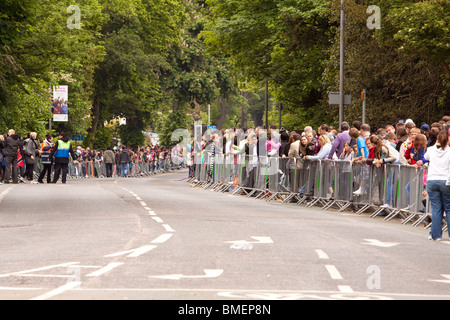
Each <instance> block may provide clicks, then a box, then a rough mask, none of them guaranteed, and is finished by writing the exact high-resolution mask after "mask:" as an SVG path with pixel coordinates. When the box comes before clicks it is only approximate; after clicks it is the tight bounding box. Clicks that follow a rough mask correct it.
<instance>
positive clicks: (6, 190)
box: [0, 187, 12, 202]
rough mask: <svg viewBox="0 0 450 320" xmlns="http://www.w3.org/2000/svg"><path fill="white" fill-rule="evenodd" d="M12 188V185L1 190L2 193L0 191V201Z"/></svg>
mask: <svg viewBox="0 0 450 320" xmlns="http://www.w3.org/2000/svg"><path fill="white" fill-rule="evenodd" d="M11 189H12V187H9V188H8V189H5V190H3V192H2V193H0V202H2V200H3V198H4V197H5V196H6V195H7V194H8V192H9V191H10V190H11Z"/></svg>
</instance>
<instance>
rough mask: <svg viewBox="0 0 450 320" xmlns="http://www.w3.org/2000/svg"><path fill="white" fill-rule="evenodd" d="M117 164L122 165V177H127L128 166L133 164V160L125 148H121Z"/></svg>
mask: <svg viewBox="0 0 450 320" xmlns="http://www.w3.org/2000/svg"><path fill="white" fill-rule="evenodd" d="M117 162H118V163H119V165H120V175H121V176H122V177H126V176H127V174H128V165H129V164H130V163H131V158H130V154H129V153H128V150H127V148H126V147H125V146H122V147H121V150H120V153H119V158H118V160H117Z"/></svg>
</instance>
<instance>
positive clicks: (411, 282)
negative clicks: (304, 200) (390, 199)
mask: <svg viewBox="0 0 450 320" xmlns="http://www.w3.org/2000/svg"><path fill="white" fill-rule="evenodd" d="M185 177H186V172H180V171H177V172H174V173H168V174H162V175H158V176H152V177H147V178H128V179H110V180H108V179H97V180H87V179H79V180H68V182H67V184H65V185H63V184H56V185H52V184H50V185H47V184H41V185H28V184H27V185H24V184H19V185H1V186H0V299H158V300H161V299H164V300H173V299H187V300H203V299H208V300H211V299H246V300H248V299H257V300H263V299H271V300H275V299H299V300H300V299H449V298H450V269H449V266H450V242H449V241H448V239H445V240H447V241H441V242H433V241H429V240H427V233H428V231H427V230H425V229H423V228H422V227H416V228H415V227H412V226H411V225H406V226H404V225H400V224H399V223H398V222H396V221H391V222H386V221H383V220H382V219H378V218H376V219H372V218H369V217H368V216H364V215H361V216H359V215H355V214H353V213H338V212H336V211H333V210H330V211H321V210H319V209H315V208H305V207H301V206H297V205H296V204H282V203H280V202H276V201H273V202H270V203H268V202H266V201H263V200H256V199H253V198H245V197H243V196H231V195H229V194H228V193H216V192H212V191H209V190H200V189H196V188H193V187H191V186H190V185H189V183H187V182H186V181H183V180H182V179H183V178H185Z"/></svg>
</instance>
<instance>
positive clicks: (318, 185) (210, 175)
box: [189, 154, 430, 227]
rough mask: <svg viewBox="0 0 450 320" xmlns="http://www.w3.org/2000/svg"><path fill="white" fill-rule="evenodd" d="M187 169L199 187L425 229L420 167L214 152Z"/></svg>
mask: <svg viewBox="0 0 450 320" xmlns="http://www.w3.org/2000/svg"><path fill="white" fill-rule="evenodd" d="M192 171H193V173H192V175H193V177H192V178H191V179H190V180H189V181H190V182H191V183H192V184H193V185H194V186H196V187H199V188H203V189H211V190H213V191H216V192H227V191H228V192H230V193H231V194H241V195H243V196H245V197H247V198H250V197H252V198H254V199H264V200H266V201H268V202H269V201H275V200H276V201H280V202H282V203H289V202H290V203H296V204H297V205H303V206H306V207H313V206H320V207H321V208H322V209H323V210H330V209H331V208H335V209H336V210H337V211H338V212H343V211H345V210H349V209H350V208H351V210H352V211H353V212H355V213H356V214H358V215H360V214H363V213H366V212H369V211H370V212H369V215H370V217H372V218H375V217H377V216H380V215H382V216H383V219H384V220H386V221H390V220H392V219H394V218H397V217H400V218H401V219H402V220H401V223H403V224H408V223H411V224H412V225H413V226H416V227H417V226H419V225H422V224H424V225H425V227H429V225H427V224H428V221H427V218H428V217H430V204H429V201H428V200H427V198H426V197H424V196H423V195H422V192H423V191H424V189H425V182H424V174H425V173H424V169H423V168H419V169H417V168H415V167H413V166H403V165H398V164H386V165H383V166H381V167H377V166H375V165H373V164H372V163H369V164H358V163H353V164H352V163H351V162H350V161H345V160H333V161H331V160H324V161H304V160H303V159H301V158H297V159H294V158H279V157H257V156H248V155H229V156H223V155H221V154H219V155H216V156H215V157H214V158H213V157H210V156H208V155H206V156H204V157H203V158H202V162H201V163H194V165H193V166H192Z"/></svg>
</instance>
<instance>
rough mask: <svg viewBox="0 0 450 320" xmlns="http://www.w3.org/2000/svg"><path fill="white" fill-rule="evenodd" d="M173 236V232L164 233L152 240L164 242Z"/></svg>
mask: <svg viewBox="0 0 450 320" xmlns="http://www.w3.org/2000/svg"><path fill="white" fill-rule="evenodd" d="M172 236H173V233H164V234H162V235H160V236H159V237H158V238H156V239H155V240H153V241H152V243H164V242H166V241H167V240H169V239H170V238H171V237H172Z"/></svg>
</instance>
